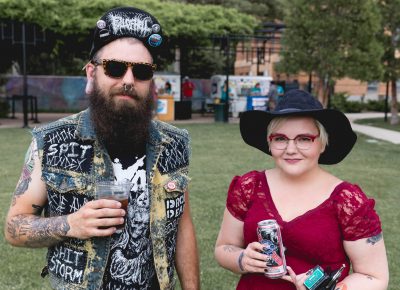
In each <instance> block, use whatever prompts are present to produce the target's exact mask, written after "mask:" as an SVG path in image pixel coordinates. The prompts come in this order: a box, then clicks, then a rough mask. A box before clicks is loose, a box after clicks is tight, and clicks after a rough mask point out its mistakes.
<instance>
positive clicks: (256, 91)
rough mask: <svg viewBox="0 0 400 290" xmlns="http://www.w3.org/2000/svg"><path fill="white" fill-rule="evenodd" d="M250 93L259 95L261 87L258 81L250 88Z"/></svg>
mask: <svg viewBox="0 0 400 290" xmlns="http://www.w3.org/2000/svg"><path fill="white" fill-rule="evenodd" d="M250 94H251V95H252V96H261V87H260V83H256V84H255V85H254V87H252V88H251V90H250Z"/></svg>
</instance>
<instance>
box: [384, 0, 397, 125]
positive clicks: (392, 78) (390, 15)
mask: <svg viewBox="0 0 400 290" xmlns="http://www.w3.org/2000/svg"><path fill="white" fill-rule="evenodd" d="M379 8H380V11H381V14H382V29H381V34H380V37H379V39H380V41H381V42H382V44H383V47H384V49H385V54H384V55H383V58H382V63H383V66H384V71H385V73H384V78H383V80H384V81H385V82H389V83H390V87H391V92H392V97H391V106H390V111H391V118H390V124H392V125H396V124H398V123H399V116H398V113H399V110H398V102H397V86H396V83H397V79H398V78H399V74H400V59H399V57H398V55H396V54H398V50H399V48H400V0H386V1H379Z"/></svg>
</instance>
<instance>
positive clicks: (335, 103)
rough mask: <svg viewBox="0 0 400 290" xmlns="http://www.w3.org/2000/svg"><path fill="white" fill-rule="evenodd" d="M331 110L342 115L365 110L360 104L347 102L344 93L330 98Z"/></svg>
mask: <svg viewBox="0 0 400 290" xmlns="http://www.w3.org/2000/svg"><path fill="white" fill-rule="evenodd" d="M331 108H332V109H336V110H339V111H342V112H344V113H359V112H361V111H362V110H363V109H365V105H364V104H363V103H361V102H354V101H347V95H346V94H345V93H336V94H333V95H332V96H331Z"/></svg>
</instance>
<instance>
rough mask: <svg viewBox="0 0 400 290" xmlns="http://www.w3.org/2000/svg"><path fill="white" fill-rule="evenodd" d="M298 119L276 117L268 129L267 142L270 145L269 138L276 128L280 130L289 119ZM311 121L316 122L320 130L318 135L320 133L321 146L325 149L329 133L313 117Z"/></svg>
mask: <svg viewBox="0 0 400 290" xmlns="http://www.w3.org/2000/svg"><path fill="white" fill-rule="evenodd" d="M293 118H296V117H295V116H287V117H276V118H274V119H272V120H271V122H269V125H268V128H267V142H268V144H269V138H268V136H269V135H270V134H271V133H273V132H274V131H275V130H276V128H278V127H279V126H280V125H281V124H283V123H285V122H286V121H287V120H289V119H293ZM309 118H311V119H313V120H314V123H315V126H316V127H317V129H318V133H319V137H318V138H319V139H320V141H321V144H322V146H323V148H325V147H326V146H327V145H328V139H329V136H328V133H327V132H326V130H325V127H324V126H323V125H322V124H321V123H320V122H319V121H318V120H316V119H314V118H313V117H309Z"/></svg>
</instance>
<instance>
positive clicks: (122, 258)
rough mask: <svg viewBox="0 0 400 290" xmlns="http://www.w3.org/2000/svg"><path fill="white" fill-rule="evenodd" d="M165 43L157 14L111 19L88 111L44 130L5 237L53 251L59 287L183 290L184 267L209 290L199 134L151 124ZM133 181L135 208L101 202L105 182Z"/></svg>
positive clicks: (29, 158)
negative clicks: (203, 254)
mask: <svg viewBox="0 0 400 290" xmlns="http://www.w3.org/2000/svg"><path fill="white" fill-rule="evenodd" d="M162 44H163V34H162V29H161V26H160V23H159V22H158V21H157V19H155V18H154V17H153V16H152V15H150V14H149V13H147V12H145V11H142V10H139V9H136V8H133V7H119V8H115V9H112V10H109V11H107V12H106V13H105V14H104V15H103V16H102V17H101V18H100V19H99V20H98V21H97V24H96V27H95V31H94V38H93V45H92V49H91V52H90V61H89V62H88V64H87V65H86V66H85V70H86V76H87V86H86V93H87V94H88V96H89V102H90V105H89V108H88V109H86V110H84V111H82V112H80V113H78V114H75V115H72V116H69V117H67V118H63V119H60V120H58V121H55V122H53V123H50V124H48V125H45V126H42V127H40V128H36V129H34V130H33V139H32V143H31V145H30V148H29V150H28V153H27V155H26V158H25V164H24V167H23V171H22V174H21V178H20V180H19V182H18V184H17V187H16V190H15V192H14V196H13V201H12V204H11V207H10V209H9V212H8V215H7V224H6V230H5V234H6V239H7V241H8V242H9V243H11V244H12V245H15V246H26V247H47V248H48V253H47V266H45V267H44V269H43V271H42V276H43V277H44V276H46V275H49V278H50V284H51V286H52V287H53V288H54V289H104V290H105V289H120V290H125V289H126V290H127V289H149V290H153V289H173V288H174V281H175V279H174V272H175V267H176V270H177V272H178V276H179V278H180V283H181V287H182V289H199V269H198V254H197V246H196V239H195V233H194V227H193V223H192V220H191V216H190V211H189V210H190V209H189V199H188V191H187V189H188V183H189V178H188V166H189V155H190V149H189V136H188V133H187V132H186V131H185V130H181V129H178V128H175V127H173V126H171V125H169V124H166V123H163V122H159V121H154V120H152V110H153V99H152V97H151V94H150V88H151V81H152V77H153V73H154V70H155V68H156V66H155V64H154V63H153V60H154V57H155V56H156V55H157V52H158V51H159V49H160V48H161V47H162ZM126 179H128V180H129V182H130V183H131V187H130V188H131V189H130V195H129V200H128V207H127V209H126V210H124V209H122V208H121V203H120V202H119V201H115V200H110V199H96V183H97V182H99V181H104V180H105V181H110V180H111V181H115V182H119V181H122V180H126ZM42 213H43V214H42ZM121 225H124V226H123V228H122V230H118V231H117V227H118V226H121Z"/></svg>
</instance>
